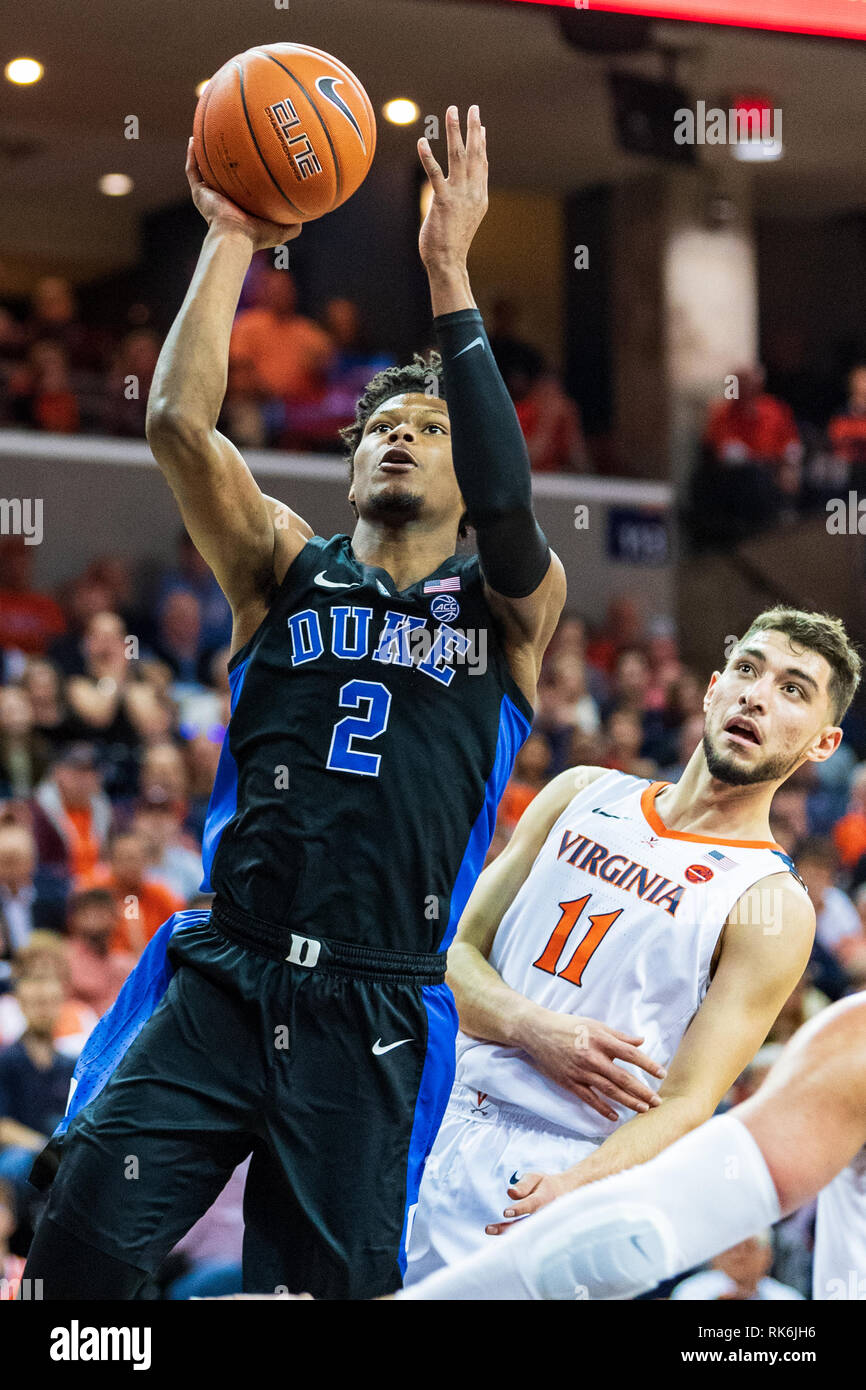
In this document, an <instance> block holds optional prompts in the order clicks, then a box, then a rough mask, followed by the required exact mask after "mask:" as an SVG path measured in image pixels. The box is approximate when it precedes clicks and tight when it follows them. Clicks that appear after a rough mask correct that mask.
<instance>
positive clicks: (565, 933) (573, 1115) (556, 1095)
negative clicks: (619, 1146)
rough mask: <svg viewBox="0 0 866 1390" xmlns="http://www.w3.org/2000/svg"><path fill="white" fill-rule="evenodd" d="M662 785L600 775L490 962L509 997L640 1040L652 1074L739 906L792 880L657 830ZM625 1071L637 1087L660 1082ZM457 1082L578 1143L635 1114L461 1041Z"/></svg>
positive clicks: (525, 890) (560, 832)
mask: <svg viewBox="0 0 866 1390" xmlns="http://www.w3.org/2000/svg"><path fill="white" fill-rule="evenodd" d="M667 785H669V784H668V783H665V782H654V783H650V782H647V781H645V780H643V779H642V778H637V777H629V776H626V775H625V774H623V773H621V772H609V773H606V774H605V775H604V776H602V777H600V778H598V780H597V781H595V782H592V783H591V784H590V785H589V786H588V787H586V788H584V789H583V790H582V791H580V792H578V793H577V795H576V796H575V797H574V798H573V799H572V800H571V801H570V802H569V804H568V806H567V807H566V808H565V810H564V811H563V812H562V814H561V815H560V816H559V818H558V820H557V821H556V822H555V824H554V825H553V828H552V829H551V830H550V832H549V834H548V836H547V839H546V840H545V842H544V845H543V846H542V848H541V851H540V852H539V854H538V857H537V858H536V860H535V863H534V864H533V866H532V869H531V870H530V872H529V874H528V876H527V878H526V880H525V882H524V883H523V885H522V886H521V888H520V890H519V892H518V894H517V896H516V898H515V899H514V902H513V903H512V904H511V906H510V908H509V909H508V910H507V912H506V913H505V914H504V915H503V918H502V921H501V923H500V925H499V929H498V931H497V933H496V937H495V940H494V942H493V949H492V951H491V953H490V964H491V965H492V966H493V967H494V969H496V970H497V971H498V972H499V974H500V975H501V976H502V978H503V980H504V981H505V982H506V984H508V985H510V986H511V987H512V989H515V990H517V991H518V992H519V993H520V994H522V995H524V996H525V997H527V998H529V999H532V1000H533V1001H534V1002H535V1003H536V1004H540V1005H542V1006H543V1007H544V1008H547V1009H555V1010H556V1011H557V1012H559V1013H563V1014H569V1013H570V1014H575V1015H578V1016H580V1017H583V1018H591V1019H597V1020H598V1021H599V1022H601V1023H606V1024H607V1025H608V1026H609V1027H611V1028H616V1029H618V1030H619V1031H620V1032H623V1033H626V1034H628V1035H629V1036H633V1037H642V1038H644V1042H643V1044H642V1045H641V1050H642V1051H644V1052H645V1053H646V1054H647V1055H648V1056H649V1057H651V1058H652V1059H653V1061H655V1062H659V1063H660V1064H661V1065H662V1066H664V1067H667V1066H668V1064H669V1063H670V1061H671V1058H672V1057H673V1055H674V1053H675V1052H676V1050H677V1047H678V1046H679V1043H680V1039H681V1038H682V1036H683V1034H684V1033H685V1031H686V1028H687V1027H688V1025H689V1023H690V1022H691V1019H692V1018H693V1017H694V1014H695V1012H696V1010H697V1009H698V1006H699V1005H700V1003H701V1001H702V999H703V997H704V995H705V994H706V991H707V988H708V984H709V975H710V964H711V962H712V958H713V952H714V950H715V947H716V943H717V942H718V939H719V936H720V934H721V930H722V927H723V925H724V923H725V920H726V918H727V917H728V916H729V914H730V912H731V910H732V908H733V907H734V904H735V903H736V902H737V900H738V898H740V897H742V895H743V894H744V893H745V892H746V891H747V889H749V888H750V887H751V886H752V885H753V884H754V883H756V882H757V881H758V880H760V879H763V878H766V877H767V876H768V875H769V874H778V873H780V872H784V871H785V870H789V871H790V872H792V873H794V872H795V871H794V865H793V863H792V861H791V860H790V858H789V857H788V856H787V854H786V853H785V851H784V850H783V849H782V848H781V846H780V845H776V844H773V843H772V842H769V841H741V840H724V839H715V838H707V837H705V836H703V835H690V834H681V833H679V832H677V831H672V830H668V829H667V827H666V826H665V825H664V824H663V822H662V820H661V818H660V815H659V813H658V811H656V809H655V804H654V803H655V798H656V796H657V795H658V793H659V792H660V791H661V790H662V789H663V788H664V787H665V786H667ZM797 882H798V883H799V882H800V881H799V879H798V880H797ZM800 886H801V888H802V885H800ZM802 891H803V892H804V893H805V888H802ZM762 896H764V895H762ZM773 906H774V905H773V904H771V903H770V904H768V903H762V904H761V909H762V910H760V911H759V912H756V913H755V916H754V918H753V919H752V920H754V921H755V930H756V931H760V930H762V929H764V928H763V927H762V922H763V921H766V922H767V923H768V926H767V928H766V929H767V930H776V931H777V930H779V927H778V925H775V926H774V925H773V917H772V910H773ZM617 1065H618V1066H625V1065H626V1064H625V1063H620V1062H618V1063H617ZM628 1070H629V1071H632V1072H634V1074H635V1075H637V1076H639V1077H640V1079H641V1080H642V1081H644V1082H645V1083H646V1084H647V1085H649V1086H652V1087H654V1088H658V1086H659V1085H660V1084H661V1083H660V1082H659V1081H657V1080H655V1078H653V1077H651V1076H649V1075H648V1074H647V1073H646V1072H643V1071H641V1070H640V1069H639V1068H636V1067H631V1066H629V1067H628ZM457 1082H458V1083H462V1084H463V1085H465V1086H468V1087H470V1088H471V1089H472V1090H473V1091H478V1092H479V1093H482V1094H485V1095H489V1096H490V1097H491V1098H492V1099H495V1100H501V1101H506V1102H508V1103H509V1104H512V1105H517V1106H520V1107H521V1108H522V1109H524V1110H528V1111H530V1112H532V1113H533V1114H534V1115H537V1116H540V1117H541V1118H543V1119H546V1120H549V1121H552V1122H553V1123H554V1124H557V1125H561V1126H564V1127H565V1128H567V1129H571V1130H573V1131H574V1133H575V1134H579V1135H582V1136H585V1137H587V1138H594V1137H599V1138H606V1137H607V1135H608V1134H610V1133H612V1132H613V1130H615V1129H616V1128H617V1125H618V1124H619V1123H621V1121H622V1120H624V1119H629V1118H630V1117H631V1116H632V1115H633V1114H634V1112H633V1111H631V1110H627V1109H626V1108H625V1107H624V1106H621V1105H618V1104H617V1103H616V1102H611V1105H612V1107H613V1109H615V1110H616V1111H617V1112H618V1114H619V1116H620V1119H619V1120H617V1121H613V1120H606V1119H604V1118H603V1117H602V1116H601V1115H599V1114H598V1113H597V1112H596V1111H594V1110H593V1109H591V1107H590V1106H588V1105H587V1104H586V1103H585V1102H584V1101H581V1100H580V1099H579V1098H578V1097H577V1096H575V1095H574V1094H573V1093H571V1092H570V1091H567V1090H566V1089H565V1088H564V1087H561V1086H559V1085H558V1084H557V1083H555V1082H553V1081H550V1080H548V1078H547V1077H545V1076H543V1075H542V1074H541V1073H540V1072H539V1071H538V1070H537V1069H536V1068H535V1067H534V1066H533V1064H532V1062H531V1061H530V1060H529V1058H528V1057H527V1056H526V1054H525V1053H522V1052H520V1051H519V1050H518V1049H516V1048H512V1047H501V1046H498V1045H496V1044H493V1043H484V1042H478V1041H476V1040H475V1039H473V1038H469V1037H466V1036H465V1034H463V1033H460V1034H458V1039H457Z"/></svg>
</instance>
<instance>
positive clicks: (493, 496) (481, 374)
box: [433, 309, 550, 598]
mask: <svg viewBox="0 0 866 1390" xmlns="http://www.w3.org/2000/svg"><path fill="white" fill-rule="evenodd" d="M433 324H434V327H435V330H436V341H437V344H438V347H439V351H440V353H441V354H442V366H443V375H444V379H445V399H446V401H447V402H448V415H449V418H450V421H451V452H452V457H453V459H454V472H455V474H456V477H457V482H458V484H459V487H460V491H461V493H462V495H463V500H464V502H465V503H466V510H467V512H468V515H469V520H470V522H471V523H472V525H473V526H474V527H475V534H476V536H477V538H478V554H479V557H480V559H481V568H482V570H483V571H484V577H485V578H486V580H487V582H488V584H489V585H490V587H491V588H492V589H495V591H496V592H497V593H499V594H504V595H505V597H506V598H525V597H526V595H527V594H531V593H533V591H534V590H535V589H537V588H538V586H539V584H540V583H541V581H542V579H543V578H544V576H545V574H546V573H547V569H548V566H549V564H550V546H549V545H548V543H547V539H546V537H545V535H544V532H543V531H542V530H541V527H540V526H539V525H538V522H537V521H536V519H535V516H534V514H533V511H532V475H531V472H530V467H529V455H528V453H527V451H526V443H525V441H524V438H523V434H522V431H521V429H520V424H519V421H518V419H517V414H516V412H515V409H514V405H513V404H512V401H511V397H510V396H509V394H508V391H507V389H506V386H505V382H504V381H503V380H502V375H501V373H500V371H499V368H498V367H497V365H496V362H495V360H494V357H493V353H492V351H491V349H490V343H489V342H488V339H487V334H486V333H485V331H484V321H483V319H482V317H481V314H480V313H479V311H478V310H477V309H458V310H457V311H456V312H455V313H452V314H440V315H439V316H438V318H435V319H434V320H433Z"/></svg>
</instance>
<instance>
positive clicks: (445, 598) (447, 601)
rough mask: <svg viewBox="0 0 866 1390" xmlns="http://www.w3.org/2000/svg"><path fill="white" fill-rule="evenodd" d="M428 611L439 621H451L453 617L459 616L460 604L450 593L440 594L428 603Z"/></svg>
mask: <svg viewBox="0 0 866 1390" xmlns="http://www.w3.org/2000/svg"><path fill="white" fill-rule="evenodd" d="M430 612H431V613H432V614H433V617H434V618H438V619H439V621H440V622H443V623H453V621H454V619H455V618H457V617H459V616H460V604H459V603H458V602H457V600H456V598H452V597H451V595H450V594H440V595H439V597H438V598H434V600H433V602H432V603H431V604H430Z"/></svg>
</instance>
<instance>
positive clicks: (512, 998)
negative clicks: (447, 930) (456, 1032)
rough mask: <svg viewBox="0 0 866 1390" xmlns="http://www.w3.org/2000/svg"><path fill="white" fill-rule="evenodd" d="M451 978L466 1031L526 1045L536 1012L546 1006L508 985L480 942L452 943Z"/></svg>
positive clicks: (483, 1038) (485, 1038) (494, 1040)
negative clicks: (482, 951) (479, 947)
mask: <svg viewBox="0 0 866 1390" xmlns="http://www.w3.org/2000/svg"><path fill="white" fill-rule="evenodd" d="M447 979H448V984H449V985H450V986H451V988H452V990H453V991H454V998H455V1000H456V1002H457V1012H458V1014H459V1015H460V1027H461V1029H462V1031H463V1032H464V1033H466V1034H467V1035H468V1036H469V1037H470V1038H478V1039H480V1040H481V1041H482V1042H491V1043H499V1044H500V1045H501V1046H503V1047H519V1048H525V1045H526V1041H527V1037H528V1035H529V1032H530V1030H531V1025H532V1019H533V1016H534V1015H535V1014H538V1013H541V1012H542V1010H541V1009H540V1008H539V1006H538V1005H537V1004H533V1003H532V1001H531V1000H530V999H527V998H526V997H525V996H524V995H522V994H519V993H518V992H517V990H515V989H512V988H511V986H510V985H507V984H506V983H505V981H504V980H503V978H502V976H501V975H500V974H499V973H498V972H497V971H496V970H494V968H493V966H492V965H491V964H490V963H489V961H487V960H485V959H484V956H483V955H482V954H481V952H480V951H479V950H478V948H477V947H476V946H471V945H470V944H469V943H468V942H466V941H457V942H455V943H454V945H453V946H451V947H450V949H449V951H448V975H447Z"/></svg>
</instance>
